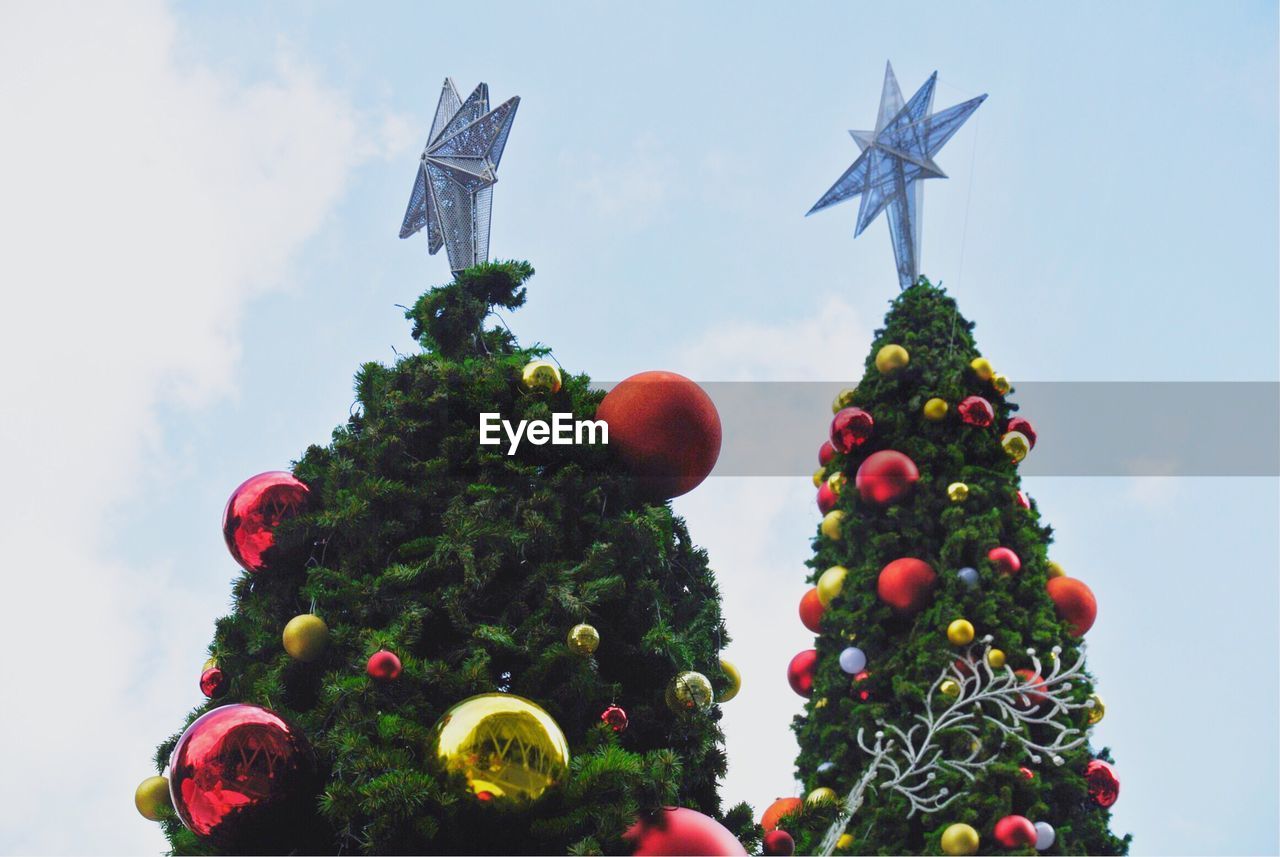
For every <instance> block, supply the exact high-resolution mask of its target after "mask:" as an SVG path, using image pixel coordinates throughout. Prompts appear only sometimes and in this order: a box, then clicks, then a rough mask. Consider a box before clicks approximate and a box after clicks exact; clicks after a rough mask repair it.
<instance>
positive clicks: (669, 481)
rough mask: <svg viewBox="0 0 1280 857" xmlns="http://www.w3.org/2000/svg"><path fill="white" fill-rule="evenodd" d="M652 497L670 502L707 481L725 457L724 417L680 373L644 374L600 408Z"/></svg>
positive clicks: (598, 416)
mask: <svg viewBox="0 0 1280 857" xmlns="http://www.w3.org/2000/svg"><path fill="white" fill-rule="evenodd" d="M596 419H600V420H604V421H605V423H607V424H608V426H609V445H610V446H611V447H613V448H614V449H616V450H617V452H618V454H619V456H620V457H621V458H622V460H623V461H624V462H625V463H626V465H627V467H628V468H629V469H630V470H631V472H632V473H633V474H634V475H635V476H637V477H639V479H640V480H641V482H642V484H643V485H644V487H645V490H646V492H647V493H648V494H650V495H651V496H654V497H660V498H662V499H664V500H669V499H670V498H672V497H679V496H680V495H681V494H687V493H689V492H690V491H692V490H693V489H694V488H696V487H698V485H699V484H701V482H702V480H704V479H706V478H707V474H709V473H710V472H711V468H713V467H715V464H716V459H717V458H719V456H720V414H719V413H717V412H716V406H715V404H713V403H712V401H711V397H710V396H708V395H707V394H706V391H704V390H703V389H702V388H701V387H699V386H698V385H697V384H695V383H694V382H692V381H690V380H689V379H688V378H686V377H684V376H683V375H677V374H676V373H674V372H641V373H640V374H638V375H632V376H631V377H630V378H627V379H626V380H625V381H622V382H621V383H619V384H618V386H616V387H614V388H613V389H612V390H610V391H609V394H608V395H607V396H605V397H604V401H602V402H601V403H600V407H599V408H598V409H597V410H596Z"/></svg>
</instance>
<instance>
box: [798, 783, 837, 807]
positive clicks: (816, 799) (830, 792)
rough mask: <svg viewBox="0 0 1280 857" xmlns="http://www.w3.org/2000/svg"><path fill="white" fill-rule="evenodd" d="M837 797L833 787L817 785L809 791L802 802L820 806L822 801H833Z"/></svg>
mask: <svg viewBox="0 0 1280 857" xmlns="http://www.w3.org/2000/svg"><path fill="white" fill-rule="evenodd" d="M839 799H840V798H839V796H838V795H837V794H836V790H835V789H832V788H828V787H827V786H818V787H817V788H816V789H814V790H813V791H811V792H809V794H808V796H806V797H805V799H804V802H805V804H807V805H808V806H821V805H822V804H824V803H835V802H836V801H837V800H839Z"/></svg>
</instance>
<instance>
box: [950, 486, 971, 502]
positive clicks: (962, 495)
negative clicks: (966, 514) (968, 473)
mask: <svg viewBox="0 0 1280 857" xmlns="http://www.w3.org/2000/svg"><path fill="white" fill-rule="evenodd" d="M947 497H949V498H950V499H951V502H952V503H963V502H964V501H965V500H967V499H969V486H968V485H966V484H964V483H963V482H952V483H951V484H950V485H948V486H947Z"/></svg>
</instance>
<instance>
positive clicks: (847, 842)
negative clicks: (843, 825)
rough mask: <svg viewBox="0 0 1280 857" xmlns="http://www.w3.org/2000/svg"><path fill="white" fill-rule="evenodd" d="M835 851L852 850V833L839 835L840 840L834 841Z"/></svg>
mask: <svg viewBox="0 0 1280 857" xmlns="http://www.w3.org/2000/svg"><path fill="white" fill-rule="evenodd" d="M836 850H837V851H852V850H853V834H852V833H842V834H840V838H839V839H837V840H836Z"/></svg>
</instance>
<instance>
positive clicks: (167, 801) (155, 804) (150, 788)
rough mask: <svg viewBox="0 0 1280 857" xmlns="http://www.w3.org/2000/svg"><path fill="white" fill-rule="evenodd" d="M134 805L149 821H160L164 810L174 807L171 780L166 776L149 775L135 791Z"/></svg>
mask: <svg viewBox="0 0 1280 857" xmlns="http://www.w3.org/2000/svg"><path fill="white" fill-rule="evenodd" d="M133 805H134V806H135V807H137V809H138V812H139V813H140V814H141V815H142V817H143V818H145V819H147V820H148V821H159V820H160V819H161V818H163V817H164V811H165V810H167V809H171V808H172V807H173V799H172V798H171V797H169V781H168V780H167V779H165V778H164V777H147V778H146V779H145V780H143V781H142V782H140V783H138V788H137V789H135V790H134V792H133Z"/></svg>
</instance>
